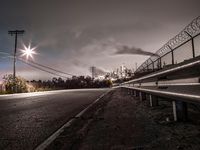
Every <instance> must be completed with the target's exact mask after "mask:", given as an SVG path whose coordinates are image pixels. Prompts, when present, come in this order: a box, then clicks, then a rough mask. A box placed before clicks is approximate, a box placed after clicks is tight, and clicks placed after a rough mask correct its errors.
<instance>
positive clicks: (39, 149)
mask: <svg viewBox="0 0 200 150" xmlns="http://www.w3.org/2000/svg"><path fill="white" fill-rule="evenodd" d="M110 91H111V90H108V91H107V92H106V93H104V94H102V95H101V96H100V97H99V98H97V99H96V100H95V101H94V102H92V103H91V104H90V105H89V106H87V107H86V108H85V109H83V110H82V111H81V112H80V113H78V114H77V115H76V116H75V118H72V119H70V120H69V121H68V122H67V123H65V124H64V125H63V126H62V127H61V128H59V129H58V130H57V131H56V132H54V133H53V134H52V135H51V136H50V137H48V138H47V139H46V140H45V141H44V142H42V143H41V144H40V145H39V146H37V147H36V149H35V150H44V149H45V148H47V147H48V146H49V145H50V144H51V143H52V142H53V141H54V140H55V139H56V138H57V137H58V136H59V135H60V134H61V133H62V132H63V131H64V129H65V128H67V127H69V126H70V125H71V124H72V123H73V122H74V121H75V120H76V118H79V117H81V116H82V115H83V114H84V113H85V112H86V111H87V110H88V109H89V108H91V107H92V106H93V105H94V104H95V103H97V102H98V101H99V100H100V99H101V98H102V97H103V96H105V95H106V94H108V93H109V92H110Z"/></svg>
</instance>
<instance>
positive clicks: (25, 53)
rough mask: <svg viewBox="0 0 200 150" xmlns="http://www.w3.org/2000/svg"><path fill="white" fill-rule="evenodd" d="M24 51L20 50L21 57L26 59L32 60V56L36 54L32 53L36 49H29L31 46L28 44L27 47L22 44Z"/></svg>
mask: <svg viewBox="0 0 200 150" xmlns="http://www.w3.org/2000/svg"><path fill="white" fill-rule="evenodd" d="M23 47H24V49H20V51H21V52H22V55H21V56H22V57H23V56H26V59H29V57H30V58H32V59H33V54H36V52H35V51H34V50H35V49H36V47H33V48H31V44H29V45H28V46H26V45H24V44H23Z"/></svg>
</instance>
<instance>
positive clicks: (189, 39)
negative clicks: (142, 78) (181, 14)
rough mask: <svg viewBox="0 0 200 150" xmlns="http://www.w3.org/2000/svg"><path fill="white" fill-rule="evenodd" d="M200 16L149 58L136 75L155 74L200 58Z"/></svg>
mask: <svg viewBox="0 0 200 150" xmlns="http://www.w3.org/2000/svg"><path fill="white" fill-rule="evenodd" d="M199 43H200V16H199V17H197V18H195V19H194V20H193V21H192V22H191V23H190V24H189V25H187V26H186V27H185V28H184V29H183V30H182V31H181V32H180V33H179V34H178V35H176V36H175V37H174V38H172V39H170V40H169V41H168V42H167V43H166V44H165V45H164V46H162V47H161V48H160V49H159V50H158V51H157V52H156V53H155V55H153V56H151V57H150V58H148V59H147V60H146V61H145V62H144V63H143V64H142V65H140V66H139V68H138V69H137V70H136V71H135V74H140V73H145V72H147V73H148V72H153V71H157V70H160V69H162V68H165V67H168V66H170V65H174V64H178V63H181V62H183V61H185V60H187V59H191V58H195V57H197V56H200V44H199Z"/></svg>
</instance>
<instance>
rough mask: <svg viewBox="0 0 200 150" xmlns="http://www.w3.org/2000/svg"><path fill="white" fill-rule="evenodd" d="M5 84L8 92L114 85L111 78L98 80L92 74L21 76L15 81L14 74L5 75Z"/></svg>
mask: <svg viewBox="0 0 200 150" xmlns="http://www.w3.org/2000/svg"><path fill="white" fill-rule="evenodd" d="M3 79H4V85H5V90H6V92H7V93H12V92H13V87H14V86H15V87H16V89H17V90H16V92H17V93H21V92H34V91H44V90H60V89H81V88H108V87H111V86H112V82H111V81H110V80H107V79H105V80H96V79H94V78H91V77H90V76H86V77H85V76H73V77H71V78H68V79H66V80H63V79H62V78H60V77H59V78H56V77H54V78H52V80H31V81H27V80H25V79H23V78H21V77H16V79H15V83H14V80H13V76H12V75H6V76H4V78H3Z"/></svg>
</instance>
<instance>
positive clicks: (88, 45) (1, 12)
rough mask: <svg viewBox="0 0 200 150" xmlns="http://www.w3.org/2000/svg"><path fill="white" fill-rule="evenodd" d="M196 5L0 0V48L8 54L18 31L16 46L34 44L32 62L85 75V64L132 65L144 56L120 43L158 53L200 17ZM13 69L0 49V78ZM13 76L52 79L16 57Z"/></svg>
mask: <svg viewBox="0 0 200 150" xmlns="http://www.w3.org/2000/svg"><path fill="white" fill-rule="evenodd" d="M199 6H200V1H199V0H165V1H164V0H0V52H5V53H11V54H13V50H14V37H13V36H10V35H8V30H16V29H19V30H20V29H23V30H25V31H26V33H25V34H24V35H23V36H19V40H18V48H22V43H24V44H25V45H28V44H29V43H31V45H32V46H37V48H36V52H37V53H38V54H37V55H35V56H34V61H36V62H38V63H40V64H43V65H47V66H50V67H53V68H56V69H59V70H62V71H65V72H68V73H72V74H76V75H90V71H89V67H90V66H96V67H98V68H101V69H103V70H106V71H111V70H113V69H115V68H117V67H119V66H120V65H122V64H125V65H126V66H127V67H129V68H135V63H136V62H137V63H138V65H139V64H141V63H142V62H143V61H145V59H147V58H148V57H149V56H148V55H133V54H132V55H131V54H125V53H123V52H118V51H119V50H121V49H120V48H119V47H129V48H132V49H133V50H134V49H140V50H142V51H147V52H155V51H157V50H158V49H159V48H160V47H162V45H164V44H165V43H166V42H167V41H168V40H169V39H170V38H172V37H173V36H175V35H176V34H178V33H179V32H180V31H181V30H182V29H183V28H184V27H185V26H186V25H187V24H189V23H190V22H191V21H192V20H193V19H194V18H196V17H197V16H199V15H200V9H199ZM18 55H20V52H19V51H18ZM12 67H13V62H12V59H11V58H9V57H7V56H6V55H4V54H3V53H0V78H2V76H3V75H4V74H6V73H12V69H13V68H12ZM17 75H20V76H23V77H25V78H26V79H39V78H40V79H51V78H52V77H53V75H49V74H47V73H44V72H42V71H39V70H37V69H34V68H31V67H30V66H27V65H26V64H23V63H21V62H19V61H18V62H17ZM0 80H1V79H0Z"/></svg>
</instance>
